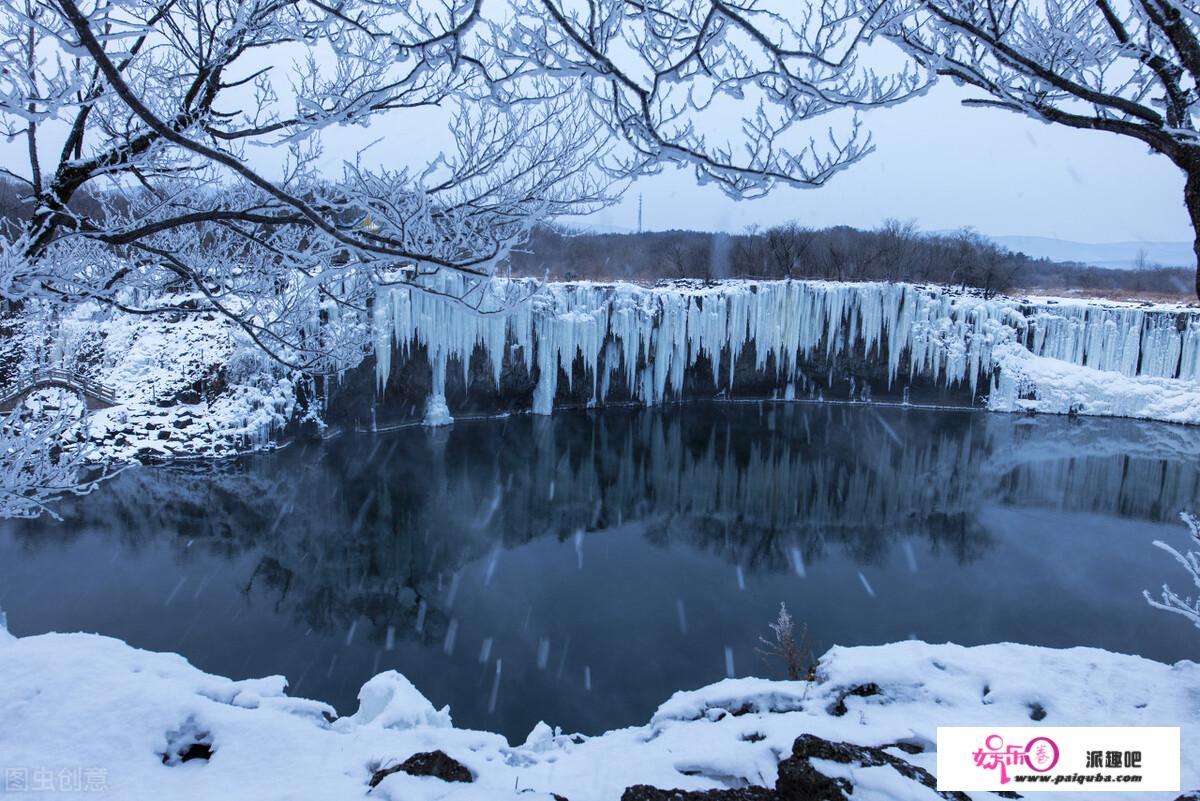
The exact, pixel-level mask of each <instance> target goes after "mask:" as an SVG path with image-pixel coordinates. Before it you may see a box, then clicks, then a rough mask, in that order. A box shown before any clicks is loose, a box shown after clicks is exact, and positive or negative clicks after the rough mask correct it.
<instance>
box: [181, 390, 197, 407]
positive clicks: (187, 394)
mask: <svg viewBox="0 0 1200 801" xmlns="http://www.w3.org/2000/svg"><path fill="white" fill-rule="evenodd" d="M200 400H201V398H200V393H199V392H197V391H196V390H194V389H185V390H183V391H181V392H180V393H179V394H178V395H176V396H175V402H176V403H186V404H187V405H189V406H195V405H196V404H197V403H199V402H200Z"/></svg>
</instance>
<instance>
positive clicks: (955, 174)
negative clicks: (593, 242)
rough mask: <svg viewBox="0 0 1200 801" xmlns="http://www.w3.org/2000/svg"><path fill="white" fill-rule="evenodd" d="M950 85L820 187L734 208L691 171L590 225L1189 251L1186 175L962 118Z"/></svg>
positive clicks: (1111, 141)
mask: <svg viewBox="0 0 1200 801" xmlns="http://www.w3.org/2000/svg"><path fill="white" fill-rule="evenodd" d="M961 96H963V95H962V94H961V91H960V90H959V89H957V88H956V87H954V86H953V85H951V84H949V83H944V84H941V85H939V86H938V87H937V88H935V89H934V90H933V91H932V92H931V93H930V94H929V95H927V96H925V97H922V98H919V99H917V100H914V101H911V102H909V103H907V104H903V105H901V106H898V107H894V108H888V109H882V110H879V111H875V112H872V113H871V114H869V115H867V116H866V117H865V121H866V124H867V127H868V128H870V129H871V131H872V132H873V133H874V136H875V144H876V151H875V152H874V153H873V154H871V155H870V156H868V157H867V158H866V159H865V160H864V161H862V162H860V163H859V164H857V165H854V166H853V167H851V168H850V169H848V170H847V171H845V172H843V173H842V174H840V175H839V176H837V177H836V178H834V179H833V180H832V181H831V182H830V183H828V184H827V185H826V186H824V187H823V188H821V189H816V190H813V189H809V190H797V189H780V190H777V191H776V192H774V193H773V194H772V195H770V196H769V197H768V198H766V199H765V200H760V201H740V202H735V201H732V200H729V199H727V198H725V197H724V196H723V195H722V194H721V192H720V190H718V189H717V188H715V187H712V186H707V187H698V186H697V185H696V182H695V180H694V178H693V176H692V175H691V174H690V173H683V172H679V171H676V172H675V173H674V174H664V175H662V176H658V177H655V178H651V179H646V180H644V181H641V182H639V183H638V184H637V185H635V187H634V189H633V190H632V191H631V192H630V193H629V194H628V195H627V196H626V197H625V199H624V200H623V202H622V203H621V204H620V205H619V206H616V207H613V208H610V209H606V210H604V211H602V212H600V213H598V214H596V215H593V216H592V217H591V218H590V220H589V222H592V223H594V224H597V225H602V226H613V227H620V228H626V229H634V228H636V226H637V195H638V193H639V192H640V193H642V194H643V196H644V202H645V212H644V221H645V227H646V228H647V229H667V228H699V229H721V230H729V231H740V230H743V229H744V228H745V227H746V226H748V225H751V224H758V225H771V224H774V223H778V222H783V221H786V220H792V219H795V220H798V221H800V222H802V223H804V224H807V225H813V226H826V225H836V224H842V223H844V224H847V225H853V226H856V227H873V226H875V225H878V224H879V223H880V221H882V220H884V219H886V218H888V217H897V218H900V219H915V220H916V221H917V223H918V225H919V226H920V227H921V228H922V229H923V230H927V231H931V230H943V229H954V228H960V227H963V226H971V227H974V228H976V229H977V230H978V231H980V232H981V233H984V234H989V235H992V236H1013V235H1024V236H1047V237H1056V238H1060V239H1072V240H1078V241H1083V242H1115V241H1123V240H1151V241H1153V240H1180V241H1191V238H1192V235H1191V229H1190V226H1189V224H1188V219H1187V215H1186V213H1185V212H1184V209H1183V176H1182V174H1181V173H1180V172H1179V171H1178V170H1177V169H1176V168H1175V167H1174V166H1173V165H1171V164H1170V162H1168V161H1167V160H1166V159H1165V158H1164V157H1162V156H1156V155H1152V154H1150V153H1149V152H1148V151H1147V149H1146V148H1145V146H1143V145H1140V144H1138V143H1137V142H1134V141H1132V140H1128V139H1124V138H1122V137H1118V136H1115V135H1111V134H1104V133H1097V132H1090V131H1075V130H1071V129H1068V128H1064V127H1057V126H1049V125H1045V124H1042V123H1038V122H1034V121H1032V120H1030V119H1028V118H1026V117H1022V116H1020V115H1017V114H1013V113H1011V112H1004V111H1000V110H995V109H981V108H964V107H962V106H961V105H959V103H958V98H960V97H961Z"/></svg>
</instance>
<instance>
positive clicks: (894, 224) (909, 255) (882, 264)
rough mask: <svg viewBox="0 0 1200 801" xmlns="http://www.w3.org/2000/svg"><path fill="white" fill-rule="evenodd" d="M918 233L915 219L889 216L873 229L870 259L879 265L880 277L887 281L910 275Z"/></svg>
mask: <svg viewBox="0 0 1200 801" xmlns="http://www.w3.org/2000/svg"><path fill="white" fill-rule="evenodd" d="M919 236H920V235H919V233H918V231H917V223H916V221H915V220H903V221H901V220H898V219H896V218H894V217H890V218H888V219H886V220H884V221H883V224H882V225H881V226H880V227H879V228H877V229H876V230H875V237H874V240H873V245H874V247H873V248H872V253H871V256H870V257H869V258H870V260H871V261H873V262H875V263H877V264H878V265H879V272H880V274H881V277H882V278H884V280H887V281H896V280H900V279H901V278H902V277H903V276H909V275H912V273H913V272H914V271H913V266H912V259H913V255H914V253H915V252H916V250H917V244H918V238H919Z"/></svg>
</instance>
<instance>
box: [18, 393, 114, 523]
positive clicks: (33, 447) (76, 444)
mask: <svg viewBox="0 0 1200 801" xmlns="http://www.w3.org/2000/svg"><path fill="white" fill-rule="evenodd" d="M85 426H86V417H85V416H81V415H80V414H77V413H76V412H75V410H73V409H71V408H61V409H57V410H53V411H49V412H46V411H43V412H40V413H34V412H31V411H30V410H29V409H28V408H27V407H25V406H18V407H17V408H16V409H15V410H14V411H13V412H11V413H9V414H8V415H7V416H6V417H4V418H3V420H0V517H9V518H11V517H27V518H31V517H38V516H39V515H41V514H43V513H49V514H51V515H54V511H53V509H52V508H51V506H50V505H51V504H52V503H53V502H54V501H56V500H58V499H60V498H61V497H62V496H64V495H69V494H75V495H81V494H86V493H87V492H90V491H91V490H92V489H93V488H94V487H95V486H96V483H97V481H98V480H99V478H100V474H102V472H103V471H102V470H100V469H98V468H97V466H95V465H91V466H90V467H89V466H87V465H86V462H85V452H84V449H83V447H82V446H81V444H80V443H81V437H82V434H81V432H82V431H84V430H85V429H84V427H85ZM88 471H90V472H91V473H93V474H94V475H93V476H92V478H90V479H88V478H85V477H84V473H85V472H88Z"/></svg>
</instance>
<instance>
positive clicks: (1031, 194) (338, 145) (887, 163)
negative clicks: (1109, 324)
mask: <svg viewBox="0 0 1200 801" xmlns="http://www.w3.org/2000/svg"><path fill="white" fill-rule="evenodd" d="M963 96H964V95H963V93H962V90H960V89H958V88H957V87H955V86H953V85H952V84H950V83H948V82H944V81H943V82H942V83H940V84H939V85H938V86H937V87H935V88H934V89H933V90H932V91H931V92H930V93H929V94H927V95H926V96H924V97H921V98H918V99H916V100H913V101H910V102H908V103H903V104H901V105H899V106H895V107H892V108H885V109H880V110H877V111H873V112H871V113H869V114H866V115H865V116H864V122H865V124H866V127H867V128H869V129H870V130H871V131H872V132H873V134H874V139H875V145H876V150H875V152H874V153H872V154H871V155H869V156H868V157H867V158H866V159H864V160H863V161H862V162H860V163H858V164H856V165H854V166H852V167H850V168H849V169H847V170H845V171H844V172H842V173H841V174H839V175H838V176H836V177H835V178H834V179H833V180H832V181H830V182H829V183H828V184H827V185H826V186H825V187H823V188H820V189H808V190H800V189H788V188H780V189H777V190H775V191H774V192H773V193H772V194H771V195H770V196H768V197H767V198H765V199H763V200H757V201H734V200H731V199H729V198H727V197H726V196H725V195H723V194H722V193H721V191H720V190H719V189H718V188H716V187H715V186H698V185H697V183H696V181H695V179H694V176H693V175H692V174H691V173H690V172H684V171H680V170H675V171H668V172H665V173H663V174H662V175H659V176H655V177H653V178H648V179H645V180H642V181H640V182H638V183H637V184H635V185H634V187H633V188H632V189H631V190H630V191H629V192H628V193H627V194H626V196H625V197H624V199H623V201H622V202H621V203H620V204H619V205H617V206H614V207H611V208H608V209H605V210H603V211H601V212H599V213H597V214H595V215H592V216H591V217H590V218H589V219H588V220H587V221H586V222H587V223H588V224H591V225H595V226H602V227H605V228H614V229H621V230H635V229H636V227H637V205H638V195H639V194H641V195H643V197H644V207H645V211H644V222H645V227H646V228H647V229H651V230H653V229H658V230H662V229H669V228H690V229H699V230H726V231H743V230H745V229H746V227H747V226H749V225H752V224H756V225H759V226H769V225H773V224H776V223H780V222H785V221H789V220H797V221H799V222H800V223H802V224H805V225H809V226H816V227H824V226H830V225H838V224H845V225H852V226H855V227H859V228H871V227H874V226H877V225H879V223H880V222H881V221H883V220H884V219H886V218H888V217H896V218H899V219H902V220H908V219H912V220H915V221H916V222H917V224H918V226H919V227H920V228H921V229H922V230H925V231H939V230H950V229H957V228H962V227H968V226H969V227H973V228H975V229H976V230H978V231H979V232H981V233H983V234H987V235H991V236H1045V237H1055V238H1059V239H1068V240H1076V241H1081V242H1117V241H1125V240H1144V241H1188V242H1190V241H1191V239H1192V234H1191V228H1190V226H1189V224H1188V220H1187V215H1186V214H1185V212H1184V209H1183V197H1182V194H1183V177H1182V174H1181V173H1180V172H1179V171H1178V170H1177V169H1176V168H1175V167H1174V166H1172V165H1171V164H1170V163H1169V162H1168V161H1167V160H1166V158H1164V157H1162V156H1156V155H1152V154H1150V153H1149V152H1148V151H1147V150H1146V148H1145V147H1144V146H1143V145H1140V144H1138V143H1137V142H1134V141H1133V140H1130V139H1125V138H1122V137H1119V136H1115V135H1111V134H1105V133H1097V132H1090V131H1076V130H1072V129H1068V128H1065V127H1060V126H1050V125H1045V124H1042V123H1038V122H1034V121H1032V120H1030V119H1029V118H1027V117H1023V116H1021V115H1017V114H1013V113H1010V112H1004V111H1000V110H996V109H982V108H964V107H963V106H961V105H960V104H959V99H960V98H961V97H963ZM406 114H410V116H406V117H404V119H402V120H396V119H387V118H384V119H380V120H377V121H376V122H375V123H373V124H372V125H371V126H370V128H369V129H367V130H364V129H362V128H350V129H331V130H327V131H326V137H325V145H326V148H325V157H324V159H323V160H322V161H323V162H326V163H325V164H324V166H325V167H326V168H327V169H329V170H331V171H332V172H338V171H340V164H341V163H342V161H343V160H346V159H353V157H354V152H355V150H356V149H358V148H361V147H363V146H364V145H366V144H367V143H368V142H371V141H374V140H380V141H378V142H377V143H376V144H375V145H374V146H373V147H372V148H370V151H371V152H372V154H373V155H374V156H375V157H376V158H379V159H380V160H381V161H383V162H386V163H387V165H388V166H389V167H393V168H395V167H398V166H401V164H399V163H396V162H397V159H398V158H399V159H402V160H403V161H406V162H413V161H423V160H424V159H425V158H428V157H429V156H430V155H432V152H433V150H432V148H431V146H432V145H433V144H434V141H433V140H439V139H441V137H443V136H445V133H444V129H443V130H438V128H439V127H440V126H438V125H426V124H424V122H423V120H422V118H421V117H420V116H412V115H411V113H409V112H406ZM55 127H58V128H62V129H63V130H64V131H65V127H64V126H62V125H58V126H55ZM814 133H818V134H819V133H821V130H819V129H814ZM43 135H44V136H50V135H51V134H50V133H49V132H48V131H47V130H46V127H44V128H43ZM438 144H440V142H439V143H438ZM56 146H57V143H56V144H55V145H53V146H47V147H44V148H43V152H44V153H56V152H57V150H56V149H55V147H56ZM426 151H428V152H426ZM251 158H252V160H253V159H254V158H256V156H255V155H254V154H253V153H252V154H251ZM0 165H3V166H5V167H9V168H12V169H14V170H17V171H18V172H20V173H22V174H27V173H28V165H27V152H26V150H25V141H24V139H16V140H12V141H9V142H7V143H2V140H0ZM44 166H46V165H44ZM409 166H412V165H411V164H410V165H409ZM51 169H52V167H51Z"/></svg>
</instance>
